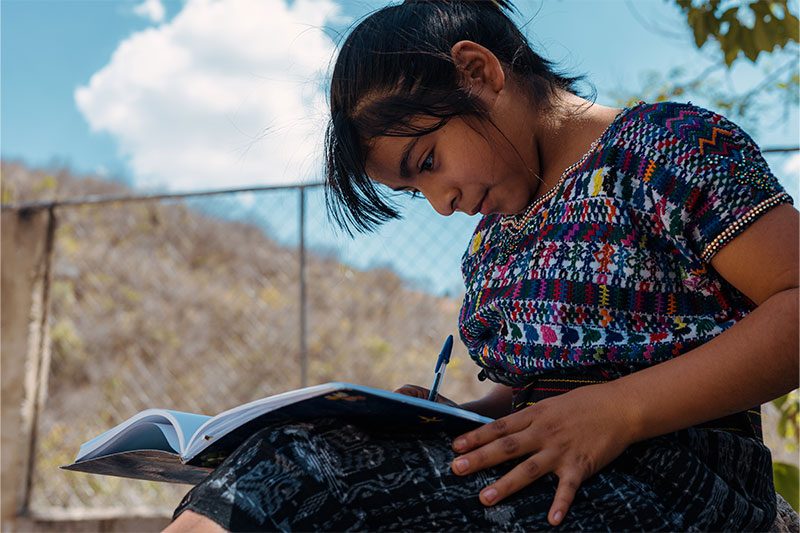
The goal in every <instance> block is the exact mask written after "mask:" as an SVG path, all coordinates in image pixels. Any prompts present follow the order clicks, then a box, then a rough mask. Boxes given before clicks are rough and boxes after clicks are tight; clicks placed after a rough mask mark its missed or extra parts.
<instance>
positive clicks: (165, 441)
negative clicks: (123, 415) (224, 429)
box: [75, 409, 211, 462]
mask: <svg viewBox="0 0 800 533" xmlns="http://www.w3.org/2000/svg"><path fill="white" fill-rule="evenodd" d="M210 418H211V417H209V416H205V415H196V414H192V413H183V412H181V411H170V410H166V409H147V410H146V411H142V412H141V413H138V414H136V415H135V416H133V417H131V418H129V419H128V420H126V421H124V422H122V423H121V424H119V425H117V426H116V427H114V428H112V429H109V430H108V431H106V432H104V433H101V434H100V435H98V436H97V437H95V438H93V439H91V440H89V441H87V442H85V443H84V444H83V445H81V448H80V450H79V451H78V456H77V457H76V458H75V461H76V462H78V461H83V460H87V459H90V458H92V457H98V456H100V455H106V454H107V453H112V452H110V451H109V450H115V451H127V450H131V449H141V448H137V446H150V447H149V448H145V449H164V448H167V447H169V448H173V451H175V453H180V452H181V451H183V449H184V448H185V446H186V444H187V436H188V435H191V434H192V433H194V431H196V430H197V428H198V427H199V426H201V425H202V424H203V422H205V421H207V420H209V419H210ZM147 428H149V429H147ZM168 428H172V429H171V430H170V429H168ZM153 430H157V432H158V433H154V432H153ZM169 433H171V435H169V436H168V434H169ZM147 439H150V440H149V441H148V440H147ZM176 442H177V445H178V446H177V448H176V447H174V443H176ZM157 446H161V447H160V448H159V447H157ZM169 448H167V449H165V451H170V450H169Z"/></svg>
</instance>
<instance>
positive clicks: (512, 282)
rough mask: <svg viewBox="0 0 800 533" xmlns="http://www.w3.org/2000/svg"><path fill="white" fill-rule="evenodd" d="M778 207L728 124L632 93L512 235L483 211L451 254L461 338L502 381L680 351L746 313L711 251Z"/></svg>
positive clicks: (756, 154)
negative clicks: (462, 290)
mask: <svg viewBox="0 0 800 533" xmlns="http://www.w3.org/2000/svg"><path fill="white" fill-rule="evenodd" d="M782 203H793V200H792V198H791V197H790V196H789V195H788V194H787V193H786V192H785V190H784V189H783V187H782V186H781V185H780V184H779V183H778V180H777V179H776V178H775V176H774V175H773V174H772V172H771V171H770V169H769V166H768V165H767V163H766V162H765V161H764V158H763V157H762V155H761V152H760V151H759V149H758V147H757V146H756V144H755V143H754V142H753V140H752V139H751V138H750V136H749V135H748V134H747V133H745V132H744V131H743V130H742V129H741V128H739V127H738V126H737V125H736V124H734V123H733V122H731V121H729V120H728V119H726V118H725V117H723V116H721V115H718V114H716V113H714V112H712V111H709V110H707V109H703V108H701V107H698V106H695V105H693V104H692V103H691V102H689V103H687V104H684V103H676V102H662V103H656V104H649V103H644V102H640V103H639V104H637V105H635V106H633V107H630V108H626V109H624V110H623V111H622V112H621V113H620V114H619V115H618V116H617V117H616V118H615V119H614V121H613V122H612V123H611V124H610V126H609V127H608V128H607V129H606V131H605V132H604V133H603V135H602V136H601V137H600V139H598V143H597V146H596V148H595V149H594V150H592V151H591V152H590V153H589V154H588V157H587V158H586V159H584V160H583V162H582V163H581V164H579V165H577V166H576V167H575V168H573V169H572V171H571V172H569V173H566V174H565V175H564V176H562V179H561V181H560V182H559V184H558V185H556V186H555V187H554V188H553V189H552V190H551V191H549V193H548V194H546V195H545V196H544V197H542V198H541V199H540V200H539V201H537V202H535V203H534V204H533V209H531V210H530V212H529V213H528V216H527V217H525V218H526V219H527V223H526V224H524V225H523V226H522V227H521V229H520V230H519V232H518V234H517V235H516V236H514V235H513V234H512V233H511V230H512V229H513V228H510V227H507V224H508V217H503V216H500V215H489V216H486V217H484V218H483V219H482V220H481V222H480V223H479V224H478V226H477V228H476V229H475V232H474V235H473V238H472V241H471V243H470V245H469V248H468V250H467V251H466V253H465V254H464V257H463V259H462V272H463V276H464V282H465V284H466V296H465V298H464V303H463V306H462V309H461V314H460V319H459V323H460V332H461V338H462V340H463V341H464V343H465V344H466V346H467V348H468V350H469V353H470V356H471V357H472V358H473V359H474V360H475V361H476V362H477V363H478V365H480V366H481V367H483V368H484V369H485V372H486V373H487V374H488V375H489V377H491V378H492V379H493V380H495V381H501V382H505V383H507V384H514V383H517V384H519V383H522V382H524V379H521V378H524V376H526V375H527V376H530V375H531V374H541V373H543V372H547V370H548V369H558V368H587V367H593V369H596V368H602V367H603V366H609V367H613V366H614V365H615V364H622V365H628V366H629V367H630V368H634V369H635V368H641V367H642V366H647V365H652V364H655V363H658V362H660V361H664V360H666V359H669V358H672V357H675V356H677V355H680V354H681V353H684V352H686V351H689V350H691V349H693V348H695V347H697V346H699V345H701V344H703V343H705V342H707V341H709V340H710V339H711V338H713V337H715V336H717V335H719V334H720V333H722V332H723V331H725V330H726V329H728V328H729V327H731V326H732V325H733V324H735V323H736V322H738V321H739V320H741V319H742V318H743V317H744V316H746V315H747V314H748V313H749V312H750V311H751V310H752V309H753V308H754V304H753V303H752V302H751V301H750V300H749V299H748V298H747V297H746V296H744V295H743V294H742V293H741V292H739V291H738V290H737V289H736V288H735V287H733V286H732V285H730V284H729V283H728V282H726V281H725V279H724V278H722V277H721V276H720V275H719V274H718V273H717V272H716V271H715V270H714V269H713V267H712V266H711V265H710V260H711V258H712V257H713V256H714V254H716V253H717V252H718V251H719V250H720V249H721V248H722V247H723V246H724V245H725V244H726V243H728V242H729V241H730V240H731V239H733V238H734V237H735V236H737V235H738V234H739V233H741V232H742V231H743V230H744V229H745V228H747V226H749V225H750V224H752V223H753V222H754V221H755V220H756V219H758V218H759V217H760V216H761V215H763V214H764V213H765V212H766V211H768V210H769V209H771V208H772V207H774V206H776V205H778V204H782ZM537 204H538V205H537ZM504 219H505V220H504Z"/></svg>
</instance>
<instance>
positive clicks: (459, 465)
mask: <svg viewBox="0 0 800 533" xmlns="http://www.w3.org/2000/svg"><path fill="white" fill-rule="evenodd" d="M455 467H456V472H464V471H466V469H467V468H469V461H468V460H467V459H459V460H457V461H456V462H455Z"/></svg>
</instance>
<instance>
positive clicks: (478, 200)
mask: <svg viewBox="0 0 800 533" xmlns="http://www.w3.org/2000/svg"><path fill="white" fill-rule="evenodd" d="M468 120H470V122H469V124H468V123H467V122H466V121H465V120H464V119H460V118H453V119H451V120H449V121H448V122H447V124H445V125H444V126H443V127H441V128H439V129H438V130H436V131H434V132H432V133H429V134H427V135H424V136H422V137H378V138H377V139H374V140H373V141H372V143H371V144H370V148H369V152H368V156H367V161H366V170H367V175H369V176H370V178H372V179H373V180H375V181H377V182H378V183H382V184H384V185H386V186H387V187H389V188H391V189H393V190H395V191H418V192H420V193H422V195H423V196H425V198H426V199H427V200H428V201H429V202H430V204H431V206H433V208H434V209H435V210H436V211H437V212H438V213H439V214H441V215H444V216H448V215H451V214H453V212H455V211H461V212H463V213H467V214H468V215H475V214H478V213H481V214H484V215H488V214H492V213H499V214H516V213H520V212H522V211H523V210H524V209H525V208H526V207H527V206H528V204H530V202H531V200H532V199H533V197H534V194H535V193H536V190H537V182H536V181H535V178H534V179H531V176H532V172H531V169H529V168H528V167H527V166H526V165H525V163H524V162H523V160H522V158H521V157H520V155H519V154H518V153H517V152H516V151H515V150H514V148H513V147H512V145H511V144H510V142H509V140H507V139H506V138H505V137H504V136H503V135H502V134H501V133H500V132H499V131H498V130H497V128H495V127H493V126H491V125H487V124H484V123H483V122H479V121H478V120H477V119H468ZM418 124H419V125H422V126H425V125H427V124H430V119H429V120H428V122H427V124H426V120H424V119H420V120H419V121H418ZM471 126H474V127H471ZM498 126H499V127H501V128H502V124H498ZM476 130H477V131H476ZM504 131H505V130H504Z"/></svg>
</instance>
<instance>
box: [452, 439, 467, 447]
mask: <svg viewBox="0 0 800 533" xmlns="http://www.w3.org/2000/svg"><path fill="white" fill-rule="evenodd" d="M466 445H467V439H462V438H460V437H459V438H457V439H456V440H455V442H453V448H455V449H456V450H460V449H461V448H463V447H464V446H466Z"/></svg>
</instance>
